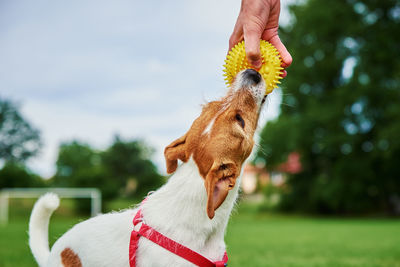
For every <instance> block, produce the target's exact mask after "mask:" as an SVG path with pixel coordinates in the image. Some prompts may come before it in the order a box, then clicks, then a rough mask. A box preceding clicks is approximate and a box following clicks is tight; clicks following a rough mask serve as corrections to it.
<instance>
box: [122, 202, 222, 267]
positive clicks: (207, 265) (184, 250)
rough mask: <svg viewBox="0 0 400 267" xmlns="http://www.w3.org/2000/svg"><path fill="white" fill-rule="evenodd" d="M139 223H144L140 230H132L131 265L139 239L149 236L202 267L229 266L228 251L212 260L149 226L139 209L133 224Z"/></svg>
mask: <svg viewBox="0 0 400 267" xmlns="http://www.w3.org/2000/svg"><path fill="white" fill-rule="evenodd" d="M138 223H142V225H141V226H140V229H139V231H136V230H132V233H131V241H130V244H129V264H130V267H135V266H136V251H137V248H138V244H139V239H140V237H141V236H143V237H145V238H147V239H148V240H150V241H152V242H154V243H156V244H157V245H159V246H161V247H163V248H164V249H166V250H168V251H170V252H172V253H174V254H176V255H178V256H180V257H182V258H184V259H186V260H187V261H190V262H191V263H193V264H195V265H197V266H200V267H224V266H227V262H228V255H227V254H226V252H225V253H224V256H223V258H222V260H221V261H216V262H212V261H210V260H209V259H207V258H206V257H204V256H203V255H201V254H199V253H197V252H195V251H193V250H191V249H190V248H188V247H186V246H184V245H182V244H179V243H178V242H176V241H174V240H172V239H170V238H168V237H166V236H165V235H163V234H161V233H160V232H158V231H157V230H155V229H153V228H152V227H150V226H148V225H147V224H145V223H144V222H142V211H141V210H140V209H139V210H138V212H137V213H136V215H135V217H134V219H133V225H134V226H136V225H137V224H138Z"/></svg>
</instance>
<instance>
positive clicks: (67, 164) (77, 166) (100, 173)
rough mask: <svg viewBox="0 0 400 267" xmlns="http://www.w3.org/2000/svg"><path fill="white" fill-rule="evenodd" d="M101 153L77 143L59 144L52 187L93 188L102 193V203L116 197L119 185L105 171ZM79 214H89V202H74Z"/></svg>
mask: <svg viewBox="0 0 400 267" xmlns="http://www.w3.org/2000/svg"><path fill="white" fill-rule="evenodd" d="M100 154H101V152H100V151H95V150H94V149H92V148H91V147H90V146H89V145H87V144H85V143H81V142H78V141H72V142H69V143H63V144H61V146H60V148H59V152H58V159H57V163H56V166H57V170H56V174H55V175H54V177H53V185H54V186H60V187H95V188H99V189H100V191H101V193H102V199H103V201H107V200H110V199H112V198H114V197H115V196H117V194H118V190H119V185H118V184H117V183H116V182H115V180H113V179H112V178H111V177H112V176H111V175H110V174H109V173H108V172H107V171H106V169H105V168H104V166H103V165H102V161H101V156H100ZM76 205H77V209H78V211H80V212H89V210H90V202H89V201H86V200H79V201H77V202H76Z"/></svg>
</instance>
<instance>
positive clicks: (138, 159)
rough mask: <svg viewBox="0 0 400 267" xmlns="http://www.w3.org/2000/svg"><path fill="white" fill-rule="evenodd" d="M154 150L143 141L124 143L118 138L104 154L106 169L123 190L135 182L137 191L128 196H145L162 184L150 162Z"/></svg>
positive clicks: (160, 177) (159, 176)
mask: <svg viewBox="0 0 400 267" xmlns="http://www.w3.org/2000/svg"><path fill="white" fill-rule="evenodd" d="M152 152H153V151H152V150H151V149H150V148H149V147H147V146H146V145H145V144H144V143H143V142H141V141H136V140H135V141H123V140H121V138H120V137H118V136H116V137H115V139H114V143H113V144H112V145H111V146H110V147H109V148H108V149H107V150H106V151H105V152H104V153H102V160H103V164H104V166H105V168H106V169H107V170H108V172H109V173H110V174H112V177H113V179H116V180H117V181H118V183H119V186H120V187H121V188H123V187H126V186H127V183H128V182H129V181H134V182H135V185H136V186H135V187H136V188H134V189H135V190H134V191H133V192H132V191H131V192H129V188H128V190H127V191H126V193H127V194H129V193H135V194H136V195H145V194H147V193H148V192H149V191H151V190H155V189H156V188H157V187H158V186H160V185H161V184H162V181H163V180H162V176H161V175H160V174H158V172H157V168H156V166H155V165H154V163H153V162H152V161H151V160H150V157H151V154H152Z"/></svg>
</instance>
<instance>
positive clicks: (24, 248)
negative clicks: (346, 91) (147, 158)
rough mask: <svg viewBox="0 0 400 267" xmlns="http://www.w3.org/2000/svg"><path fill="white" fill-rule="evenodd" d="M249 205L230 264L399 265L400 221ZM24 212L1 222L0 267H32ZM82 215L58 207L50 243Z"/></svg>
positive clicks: (235, 233)
mask: <svg viewBox="0 0 400 267" xmlns="http://www.w3.org/2000/svg"><path fill="white" fill-rule="evenodd" d="M119 203H121V205H122V204H123V202H119ZM22 206H23V205H22ZM67 206H68V205H67ZM114 206H115V205H113V207H114ZM11 208H13V207H11ZM114 208H115V207H114ZM121 208H123V206H121ZM251 209H252V208H249V207H248V206H247V205H242V208H240V209H239V211H238V212H235V214H234V215H233V217H232V219H231V221H230V223H229V228H228V232H227V235H226V242H227V245H228V255H229V266H231V267H235V266H400V221H399V220H390V219H334V218H311V217H300V216H286V215H285V216H284V215H276V214H258V213H254V212H253V211H252V210H251ZM19 210H21V208H20V209H19ZM25 212H27V210H26V211H25ZM27 216H28V215H27V214H22V211H19V212H17V213H11V216H10V223H9V224H8V225H7V226H5V227H4V226H3V227H0V266H1V267H3V266H4V267H14V266H19V267H24V266H36V265H35V263H34V260H33V257H32V256H31V254H30V251H29V248H28V245H27V229H28V226H27V224H28V217H27ZM82 219H83V218H77V217H73V216H71V215H70V214H68V212H67V211H66V209H62V208H61V209H60V211H57V212H56V214H55V215H54V217H53V218H52V220H51V223H50V241H51V243H53V242H54V241H55V240H56V239H57V238H58V237H59V236H60V235H62V234H63V233H64V232H65V231H66V230H67V229H68V228H70V227H71V226H72V225H74V224H75V223H77V222H79V221H80V220H82Z"/></svg>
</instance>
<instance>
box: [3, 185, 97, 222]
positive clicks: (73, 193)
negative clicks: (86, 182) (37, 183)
mask: <svg viewBox="0 0 400 267" xmlns="http://www.w3.org/2000/svg"><path fill="white" fill-rule="evenodd" d="M48 192H52V193H55V194H57V195H58V196H59V197H60V198H90V199H91V212H90V214H91V216H92V217H93V216H96V215H97V214H100V213H101V192H100V190H99V189H97V188H70V187H69V188H56V187H50V188H3V189H1V190H0V223H1V224H7V223H8V210H9V199H10V198H38V197H40V196H41V195H43V194H45V193H48Z"/></svg>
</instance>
